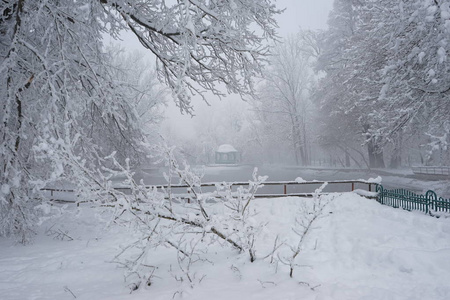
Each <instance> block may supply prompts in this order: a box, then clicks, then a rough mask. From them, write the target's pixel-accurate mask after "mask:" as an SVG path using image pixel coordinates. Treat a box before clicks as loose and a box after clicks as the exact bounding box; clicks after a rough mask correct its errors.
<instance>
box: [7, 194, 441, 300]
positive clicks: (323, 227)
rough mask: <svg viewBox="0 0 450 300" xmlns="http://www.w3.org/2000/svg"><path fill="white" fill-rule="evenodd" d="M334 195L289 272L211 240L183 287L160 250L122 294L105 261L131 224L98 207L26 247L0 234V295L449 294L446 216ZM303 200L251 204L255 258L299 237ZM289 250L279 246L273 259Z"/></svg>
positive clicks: (119, 275) (48, 228) (166, 252)
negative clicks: (149, 274) (257, 223)
mask: <svg viewBox="0 0 450 300" xmlns="http://www.w3.org/2000/svg"><path fill="white" fill-rule="evenodd" d="M334 197H335V198H334V199H333V200H332V201H331V202H330V203H329V204H328V205H327V206H326V208H325V210H324V212H323V216H322V217H321V218H319V219H318V220H317V221H316V223H315V224H314V226H313V227H312V229H311V231H310V232H309V233H308V234H307V235H306V239H305V241H304V243H303V246H302V251H301V252H300V254H299V255H298V256H297V258H296V260H295V263H296V265H297V266H296V268H295V270H294V274H293V278H290V277H289V267H288V266H287V265H284V264H282V263H281V262H278V263H272V264H271V263H270V260H271V258H270V257H268V258H266V259H264V260H263V259H259V260H257V261H256V262H253V263H250V261H249V259H248V255H247V254H240V253H238V252H237V251H236V250H234V249H231V248H229V247H228V246H225V247H218V246H211V247H209V248H205V249H203V250H204V251H205V255H204V258H205V259H204V260H202V261H198V262H196V263H194V264H193V265H192V268H191V274H192V275H193V277H195V279H194V284H193V287H191V285H190V284H188V283H187V282H186V281H183V282H181V281H177V280H176V278H179V277H178V275H179V272H180V271H179V270H178V265H177V263H176V254H175V253H174V252H175V251H174V250H173V248H167V249H158V250H156V251H155V252H152V253H153V254H152V256H151V257H150V258H149V262H150V263H151V264H152V265H154V266H156V267H157V269H156V270H155V274H154V275H155V277H154V279H153V280H152V285H151V286H142V287H141V288H140V289H139V290H137V291H134V292H132V293H130V288H129V286H130V282H125V281H124V269H123V268H121V267H120V265H118V264H116V263H112V262H111V261H112V260H113V259H114V257H115V256H116V255H117V254H118V253H119V252H120V250H121V249H122V247H124V246H126V245H127V244H128V243H130V242H132V241H134V240H135V239H136V238H137V237H138V236H137V235H136V233H135V232H134V231H133V229H132V228H123V227H117V226H111V227H108V226H106V224H107V223H108V221H109V217H108V216H109V214H108V212H107V211H100V210H98V209H93V208H89V207H87V206H85V207H82V208H81V209H80V210H79V211H72V212H71V213H65V214H64V215H62V216H61V217H60V218H59V220H55V219H53V220H47V221H45V222H43V223H42V225H41V226H40V227H39V228H36V230H37V232H38V235H37V237H36V239H35V242H34V243H33V244H32V245H29V246H21V245H15V244H14V243H13V242H12V241H11V240H8V239H1V240H0V298H1V299H5V300H13V299H14V300H23V299H58V300H63V299H131V300H138V299H155V300H156V299H161V300H162V299H164V300H166V299H172V298H173V299H197V300H202V299H215V300H221V299H223V300H225V299H226V300H229V299H236V300H238V299H268V300H269V299H270V300H273V299H317V300H319V299H320V300H325V299H371V300H373V299H408V300H410V299H428V300H432V299H436V300H437V299H442V300H444V299H450V284H449V282H450V218H440V219H436V218H433V217H429V216H426V215H424V214H422V213H419V212H407V211H403V210H401V209H394V208H390V207H387V206H382V205H380V204H378V203H377V202H375V201H373V200H368V199H365V198H362V197H360V196H358V195H356V194H354V193H346V194H336V195H334ZM307 201H312V199H301V198H281V199H270V200H269V199H262V200H255V201H254V203H253V205H254V208H255V209H256V210H257V211H258V212H259V213H258V215H257V216H256V219H258V220H264V221H267V225H266V226H265V227H264V230H263V232H262V233H261V235H260V237H259V240H258V241H257V247H256V249H257V255H258V256H259V257H263V256H264V254H266V253H270V250H271V249H272V247H273V241H274V239H275V237H276V236H277V235H279V237H280V240H283V241H284V242H285V243H286V244H291V245H292V244H296V243H298V236H297V235H295V234H294V233H293V231H292V226H293V224H294V219H295V217H296V216H297V217H298V216H299V209H300V210H301V208H302V207H303V204H304V203H305V202H307ZM57 221H59V222H61V221H63V222H62V224H63V225H58V224H60V223H57ZM99 224H100V225H99ZM62 233H65V234H67V235H68V236H70V237H71V238H73V240H70V241H69V240H68V237H67V236H66V237H64V235H63V234H62ZM288 252H289V249H288V248H287V247H285V248H281V249H280V251H279V254H278V257H275V258H274V259H273V261H274V262H275V261H280V259H281V260H283V257H284V256H287V255H289V253H288Z"/></svg>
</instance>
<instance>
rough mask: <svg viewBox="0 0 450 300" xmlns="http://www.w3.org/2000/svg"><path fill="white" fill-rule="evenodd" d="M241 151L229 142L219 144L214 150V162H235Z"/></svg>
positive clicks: (237, 160) (238, 158)
mask: <svg viewBox="0 0 450 300" xmlns="http://www.w3.org/2000/svg"><path fill="white" fill-rule="evenodd" d="M240 161H241V153H240V152H239V151H237V150H236V149H235V148H234V147H233V146H231V145H229V144H223V145H220V146H219V148H217V150H216V164H237V163H239V162H240Z"/></svg>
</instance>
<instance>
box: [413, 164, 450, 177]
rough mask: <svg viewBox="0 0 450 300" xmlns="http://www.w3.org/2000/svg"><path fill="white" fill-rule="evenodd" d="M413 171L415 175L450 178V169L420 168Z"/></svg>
mask: <svg viewBox="0 0 450 300" xmlns="http://www.w3.org/2000/svg"><path fill="white" fill-rule="evenodd" d="M411 169H412V171H413V173H414V174H424V175H444V176H450V167H434V166H420V167H411Z"/></svg>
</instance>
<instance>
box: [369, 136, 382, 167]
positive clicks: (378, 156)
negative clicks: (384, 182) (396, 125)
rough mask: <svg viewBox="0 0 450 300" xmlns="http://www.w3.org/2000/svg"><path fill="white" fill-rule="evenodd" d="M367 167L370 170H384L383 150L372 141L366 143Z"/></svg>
mask: <svg viewBox="0 0 450 300" xmlns="http://www.w3.org/2000/svg"><path fill="white" fill-rule="evenodd" d="M367 150H368V154H369V166H370V167H371V168H384V167H385V165H384V158H383V149H382V148H381V147H380V146H379V145H378V144H377V143H376V142H375V141H374V140H373V139H371V140H369V142H368V143H367Z"/></svg>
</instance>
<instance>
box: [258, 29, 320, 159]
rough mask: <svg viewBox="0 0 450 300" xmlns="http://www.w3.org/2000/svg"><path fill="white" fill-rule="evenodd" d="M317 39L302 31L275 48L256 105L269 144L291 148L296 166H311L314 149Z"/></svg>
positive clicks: (311, 33) (310, 33) (313, 35)
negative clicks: (310, 158)
mask: <svg viewBox="0 0 450 300" xmlns="http://www.w3.org/2000/svg"><path fill="white" fill-rule="evenodd" d="M314 39H315V33H313V32H309V31H302V32H299V33H298V34H297V35H295V36H291V37H289V38H286V39H284V40H283V41H281V42H280V43H278V44H276V45H275V47H274V51H273V56H272V57H271V60H270V65H269V67H268V68H267V69H266V72H265V78H264V81H263V82H262V84H261V86H260V88H259V93H258V96H257V97H256V101H255V110H256V116H257V117H258V118H259V119H260V122H261V126H263V127H265V129H264V130H263V133H264V134H265V135H270V138H269V139H268V140H270V141H272V142H274V144H275V145H276V146H275V147H276V148H278V149H280V143H285V144H289V146H290V148H291V151H290V152H291V153H293V156H294V158H295V162H296V164H302V165H307V164H308V163H309V155H310V153H309V150H310V145H311V129H310V121H311V115H312V113H311V112H312V109H313V106H312V103H311V99H310V96H311V87H312V85H313V83H314V76H313V75H314V74H313V71H312V62H313V60H314V59H315V56H317V55H318V48H317V45H316V44H315V42H314ZM268 146H269V145H268ZM272 146H273V145H272ZM269 147H270V146H269Z"/></svg>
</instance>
